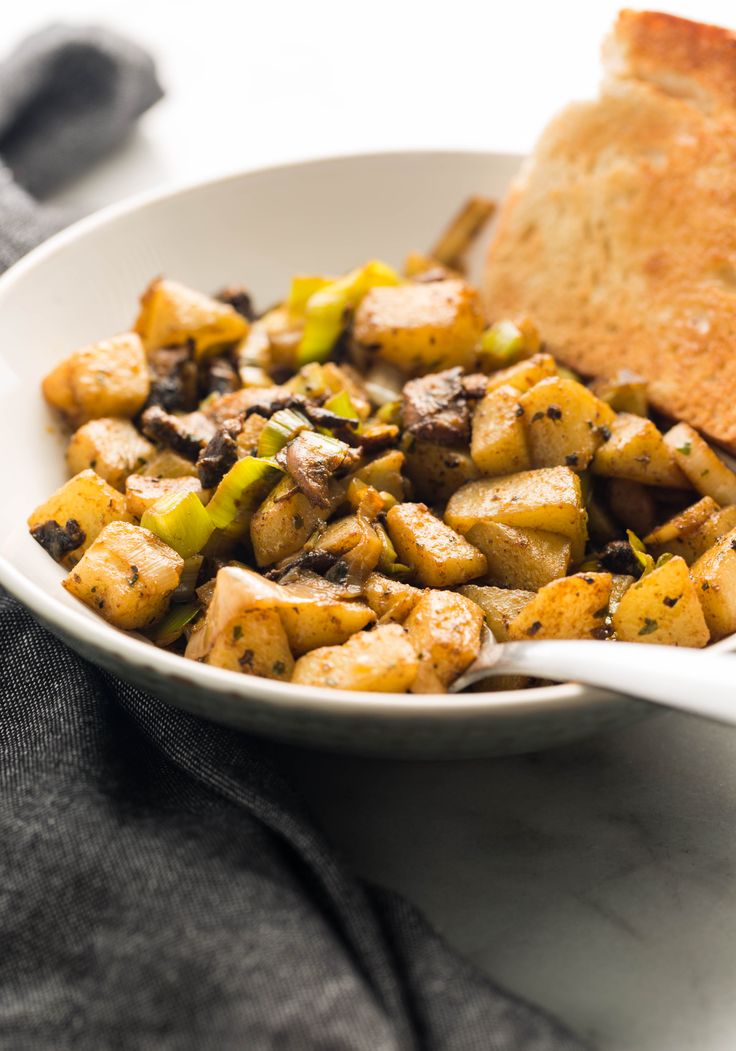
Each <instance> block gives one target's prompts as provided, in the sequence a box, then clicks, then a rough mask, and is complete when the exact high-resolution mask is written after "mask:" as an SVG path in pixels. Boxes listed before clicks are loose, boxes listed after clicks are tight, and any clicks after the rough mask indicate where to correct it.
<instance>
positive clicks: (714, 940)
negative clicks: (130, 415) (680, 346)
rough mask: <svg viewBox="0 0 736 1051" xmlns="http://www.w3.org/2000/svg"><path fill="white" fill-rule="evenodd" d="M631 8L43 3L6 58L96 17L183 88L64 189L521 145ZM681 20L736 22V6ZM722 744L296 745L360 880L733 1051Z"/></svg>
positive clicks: (689, 730) (489, 946)
mask: <svg viewBox="0 0 736 1051" xmlns="http://www.w3.org/2000/svg"><path fill="white" fill-rule="evenodd" d="M617 7H618V4H616V3H614V2H609V0H601V2H593V0H590V2H586V3H584V2H573V0H557V2H553V0H550V2H543V3H533V2H531V0H515V2H514V0H510V2H507V3H503V4H501V3H494V2H491V0H485V2H480V3H471V2H469V0H450V2H444V3H436V2H434V3H433V2H432V0H423V2H421V3H414V2H411V3H406V2H405V3H402V2H401V0H393V2H387V0H374V2H372V3H370V4H368V3H365V2H364V3H360V4H358V3H354V2H348V0H342V2H335V0H321V2H319V3H315V2H310V0H301V2H299V3H290V4H287V3H274V2H272V0H271V2H269V0H262V2H261V3H258V4H254V3H247V2H242V3H236V2H225V0H196V2H195V0H148V2H145V3H143V2H139V0H125V2H123V0H94V2H93V0H66V2H64V3H61V2H59V0H25V2H22V3H21V2H17V0H14V2H12V3H10V2H8V0H6V2H5V3H4V4H3V11H2V20H1V25H2V46H3V47H6V48H7V49H9V48H10V47H11V46H12V45H13V43H14V42H15V41H16V40H17V39H19V38H20V37H21V36H22V35H24V34H25V33H27V32H29V31H31V30H32V29H34V28H37V27H38V26H40V25H42V24H44V23H46V22H48V21H50V20H65V21H97V22H105V23H106V24H108V25H111V26H113V27H116V28H119V29H121V30H123V31H125V32H127V33H128V34H130V35H132V36H133V37H135V38H137V39H138V40H139V41H140V42H141V43H143V44H145V45H146V46H147V47H149V48H150V49H151V50H152V51H153V52H154V54H155V56H156V58H157V61H158V64H159V69H160V74H161V79H162V82H163V84H164V87H165V89H166V92H167V95H166V98H165V100H164V101H163V102H161V103H160V104H159V105H157V106H156V108H155V109H154V110H153V111H152V112H151V113H149V114H148V115H147V116H146V117H145V118H144V120H143V121H142V123H141V127H140V129H139V130H138V131H137V132H136V133H135V134H134V136H133V137H132V138H131V140H130V142H129V143H127V144H126V146H125V147H124V148H123V149H121V151H120V152H119V153H118V155H117V156H116V157H114V158H111V159H110V160H109V161H106V162H104V163H103V164H101V165H99V166H98V168H97V169H96V170H95V171H94V172H92V173H91V174H90V175H89V176H88V177H86V178H85V179H83V180H81V181H80V182H78V183H77V184H75V186H73V187H70V188H69V189H68V190H67V191H66V192H65V194H64V200H65V201H66V202H72V203H74V204H76V205H79V206H80V207H83V208H85V209H87V210H89V209H91V208H93V207H95V206H97V205H101V204H104V203H106V202H108V201H111V200H115V199H117V198H119V197H122V196H124V195H126V194H128V193H130V192H133V191H135V190H138V189H142V188H144V187H151V186H156V185H161V184H164V183H170V182H179V181H187V180H190V179H193V178H197V177H199V176H205V175H209V174H214V173H218V172H221V171H223V170H226V169H234V168H238V167H244V166H253V165H259V164H263V163H269V162H272V161H277V160H284V159H290V158H301V157H307V156H313V155H317V154H321V153H333V152H349V151H353V150H368V149H383V148H391V147H397V148H400V147H406V146H443V147H448V146H450V147H452V146H457V147H477V148H486V149H500V150H509V151H525V150H527V149H529V147H530V146H531V145H532V143H533V141H534V139H535V137H536V135H537V133H538V132H539V130H540V129H541V127H542V126H543V125H544V123H545V121H546V120H547V119H548V117H549V116H551V115H552V113H553V112H554V111H555V110H556V109H558V108H559V107H560V106H561V105H563V104H564V103H565V102H566V101H568V100H569V99H572V98H581V97H585V96H590V95H592V94H593V93H594V92H595V89H596V84H597V81H598V76H599V66H598V47H599V43H600V39H601V37H602V36H603V34H604V32H605V30H606V28H607V26H608V25H609V24H610V22H611V21H612V19H613V17H614V15H615V12H616V10H617ZM669 9H670V10H671V11H673V12H674V13H680V14H684V15H689V16H690V17H697V18H700V19H701V20H708V21H713V22H720V23H722V24H729V22H730V23H732V24H734V25H736V4H734V3H733V2H726V0H710V2H707V0H701V2H699V3H694V2H693V3H671V4H670V5H669ZM731 741H732V738H729V737H728V735H727V732H726V731H723V730H720V729H718V728H715V727H712V726H704V725H701V724H698V723H696V722H695V721H692V720H687V719H685V718H683V717H676V716H667V717H664V718H661V719H658V720H655V721H652V722H651V723H648V724H644V725H643V726H641V727H633V728H631V729H628V730H625V731H621V732H619V733H618V734H611V735H608V737H606V738H604V739H601V738H599V739H596V740H594V741H591V742H585V743H582V744H581V745H577V746H574V747H569V748H566V749H562V750H557V751H556V752H551V753H549V754H548V755H546V756H542V757H536V758H535V757H529V758H520V759H507V760H497V761H493V762H490V761H489V762H487V763H482V762H476V763H455V764H444V765H443V764H414V765H410V764H406V765H402V764H400V763H388V762H384V763H381V762H378V761H360V760H346V759H330V758H326V757H315V756H309V755H306V754H301V755H300V754H298V753H294V754H293V755H292V756H291V761H292V764H293V768H294V772H295V774H296V776H297V777H298V779H299V780H300V781H301V783H302V785H303V787H304V790H305V791H306V793H307V794H308V795H309V796H310V798H311V800H312V803H313V804H314V806H315V807H316V808H317V810H318V812H319V813H320V814H321V816H322V818H323V819H324V821H325V822H326V823H327V825H328V827H329V829H330V830H331V831H332V833H333V835H334V836H335V837H336V838H337V839H338V841H339V842H340V844H341V846H342V847H343V849H344V850H345V852H346V853H347V854H348V856H349V857H351V858H352V860H353V861H354V863H355V864H356V865H357V866H358V867H359V868H360V869H361V871H363V872H364V873H366V874H368V875H370V876H371V877H373V878H375V879H377V880H380V881H383V882H385V883H387V884H389V885H391V886H394V887H396V888H399V889H402V890H403V891H404V892H406V893H408V894H409V896H411V897H412V898H414V900H416V901H417V902H419V903H420V904H421V905H422V906H423V907H424V908H425V909H426V910H427V911H428V912H429V914H430V916H431V917H432V918H433V920H434V921H435V922H436V923H437V924H438V926H439V927H440V929H442V931H443V932H444V933H445V934H446V935H447V936H448V937H449V938H450V940H452V941H453V942H454V943H455V944H457V945H459V946H460V947H461V948H462V949H463V951H464V952H466V953H467V954H468V955H469V956H471V958H473V959H474V960H475V961H476V962H477V963H479V964H480V965H481V966H483V967H485V968H487V969H488V970H489V972H491V973H492V974H494V975H495V976H496V977H497V978H498V979H500V980H501V981H503V982H504V983H506V984H508V985H509V986H510V987H512V988H514V989H516V990H517V991H519V992H521V993H522V994H524V995H528V996H530V997H531V998H532V999H535V1000H538V1001H540V1002H542V1003H544V1004H546V1005H547V1006H548V1007H549V1008H551V1009H553V1010H555V1011H558V1012H559V1013H560V1014H561V1015H562V1016H563V1017H565V1018H566V1019H567V1020H569V1021H570V1022H571V1023H572V1024H574V1025H575V1026H577V1027H578V1028H579V1029H580V1030H581V1031H582V1032H584V1033H586V1034H588V1035H592V1036H593V1037H594V1038H596V1039H597V1040H599V1041H600V1044H601V1046H602V1047H603V1048H606V1049H609V1051H614V1049H615V1051H685V1049H693V1051H731V1049H733V1048H734V1047H736V1017H734V1008H733V988H734V982H735V981H736V962H735V950H734V944H736V920H734V916H736V901H735V900H734V899H735V893H734V887H735V885H736V845H734V835H733V830H734V824H735V823H736V776H735V775H734V770H735V769H736V764H735V763H734V747H733V745H732V743H731Z"/></svg>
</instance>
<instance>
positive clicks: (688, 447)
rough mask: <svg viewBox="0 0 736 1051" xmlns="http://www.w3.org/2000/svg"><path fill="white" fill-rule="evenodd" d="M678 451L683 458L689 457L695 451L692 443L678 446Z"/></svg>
mask: <svg viewBox="0 0 736 1051" xmlns="http://www.w3.org/2000/svg"><path fill="white" fill-rule="evenodd" d="M676 451H677V452H678V453H682V455H683V456H689V455H690V453H691V452H692V451H693V446H692V442H685V444H684V445H678V446H677V448H676Z"/></svg>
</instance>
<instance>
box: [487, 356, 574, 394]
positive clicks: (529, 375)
mask: <svg viewBox="0 0 736 1051" xmlns="http://www.w3.org/2000/svg"><path fill="white" fill-rule="evenodd" d="M556 375H557V364H556V362H555V359H554V358H553V357H552V355H551V354H535V355H534V356H533V357H531V358H527V359H526V361H519V362H517V363H516V364H515V365H511V366H509V368H507V369H501V370H500V371H499V372H494V373H493V374H492V375H490V376H489V377H488V393H490V392H491V391H492V390H496V388H497V387H504V386H506V385H508V386H510V387H513V388H514V389H515V390H518V391H520V392H521V393H523V392H524V391H527V390H531V388H532V387H533V386H535V384H537V383H541V382H542V380H546V379H549V377H550V376H556Z"/></svg>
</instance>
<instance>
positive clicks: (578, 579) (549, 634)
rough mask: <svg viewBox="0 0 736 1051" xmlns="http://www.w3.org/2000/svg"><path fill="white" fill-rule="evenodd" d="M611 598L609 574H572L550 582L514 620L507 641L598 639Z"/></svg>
mask: <svg viewBox="0 0 736 1051" xmlns="http://www.w3.org/2000/svg"><path fill="white" fill-rule="evenodd" d="M610 596H611V574H610V573H575V574H574V576H571V577H562V578H561V579H560V580H553V581H552V583H551V584H546V585H545V586H544V587H543V588H541V590H540V591H539V592H537V594H536V595H535V597H534V598H533V599H532V600H531V602H529V603H528V604H527V605H526V606H524V608H523V609H522V610H521V612H520V613H518V614H517V615H516V616H515V617H514V619H513V620H512V621H511V623H510V624H509V627H508V633H509V638H510V639H595V638H601V637H602V636H603V634H604V631H605V627H606V616H607V614H608V602H609V599H610Z"/></svg>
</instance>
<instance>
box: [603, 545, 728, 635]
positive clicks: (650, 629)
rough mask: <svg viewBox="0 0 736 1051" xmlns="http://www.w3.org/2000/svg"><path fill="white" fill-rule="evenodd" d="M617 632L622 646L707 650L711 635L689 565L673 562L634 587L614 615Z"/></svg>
mask: <svg viewBox="0 0 736 1051" xmlns="http://www.w3.org/2000/svg"><path fill="white" fill-rule="evenodd" d="M613 628H614V631H615V633H616V638H617V639H619V640H620V641H622V642H649V643H652V642H658V643H661V644H662V645H664V646H696V647H700V646H705V645H706V644H707V642H708V639H709V638H710V632H709V631H708V627H707V625H706V623H705V617H704V616H703V610H702V608H701V606H700V602H699V601H698V593H697V590H696V588H695V585H694V584H693V582H692V580H691V579H690V574H689V572H688V568H687V564H686V563H685V561H684V560H683V559H682V558H671V559H670V560H669V562H665V563H664V564H663V565H661V566H658V567H657V568H656V569H653V570H652V572H651V573H648V574H647V575H646V576H643V577H642V578H641V579H640V580H637V581H636V583H634V584H631V586H630V587H629V588H628V589H627V590H626V592H625V593H624V595H623V596H622V597H621V599H620V601H619V603H618V606H617V608H616V611H615V612H614V614H613Z"/></svg>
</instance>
